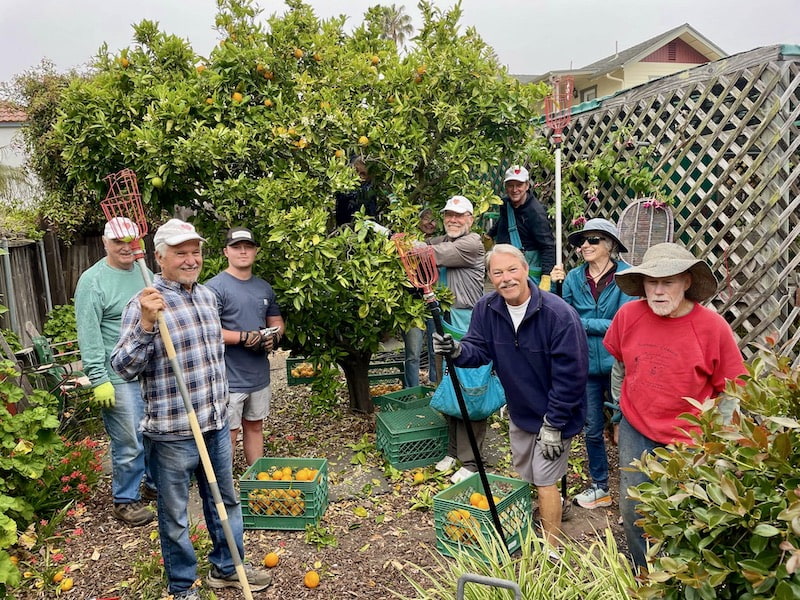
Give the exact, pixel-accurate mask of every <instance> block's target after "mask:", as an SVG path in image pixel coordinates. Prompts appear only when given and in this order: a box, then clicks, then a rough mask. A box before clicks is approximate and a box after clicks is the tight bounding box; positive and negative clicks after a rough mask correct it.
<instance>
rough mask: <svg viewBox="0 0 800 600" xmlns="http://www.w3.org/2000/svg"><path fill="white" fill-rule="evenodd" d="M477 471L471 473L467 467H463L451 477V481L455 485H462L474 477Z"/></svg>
mask: <svg viewBox="0 0 800 600" xmlns="http://www.w3.org/2000/svg"><path fill="white" fill-rule="evenodd" d="M474 474H475V471H470V470H469V469H468V468H467V467H461V468H460V469H459V470H458V471H456V472H455V473H453V475H452V476H451V477H450V481H452V482H453V483H461V482H462V481H464V480H465V479H466V478H467V477H469V476H470V475H474Z"/></svg>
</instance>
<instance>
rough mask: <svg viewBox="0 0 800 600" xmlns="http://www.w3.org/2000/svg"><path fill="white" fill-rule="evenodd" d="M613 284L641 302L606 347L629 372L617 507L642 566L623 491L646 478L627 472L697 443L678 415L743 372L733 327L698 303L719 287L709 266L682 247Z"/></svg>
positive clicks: (656, 255)
mask: <svg viewBox="0 0 800 600" xmlns="http://www.w3.org/2000/svg"><path fill="white" fill-rule="evenodd" d="M616 280H617V285H618V286H619V288H620V289H621V290H622V291H623V292H624V293H626V294H628V295H629V296H638V297H642V296H643V297H644V298H643V299H642V300H637V301H634V302H629V303H627V304H625V305H624V306H622V307H621V308H620V309H619V311H618V312H617V314H616V316H615V317H614V319H613V321H612V322H611V326H610V327H609V329H608V333H606V337H605V339H604V342H603V343H604V344H605V347H606V349H607V350H608V351H609V353H610V354H611V355H612V356H613V357H614V359H615V360H616V361H617V363H619V364H620V365H621V367H622V369H620V370H621V371H622V372H623V373H624V375H623V379H622V388H621V392H620V402H619V404H620V410H621V411H622V421H621V422H620V425H619V466H620V484H619V487H620V500H619V505H620V513H622V521H623V525H624V528H625V537H626V538H627V541H628V548H629V550H630V553H631V556H632V558H633V561H634V563H636V565H637V566H642V567H643V566H645V565H646V553H647V543H646V541H645V539H644V538H643V537H642V535H643V531H642V529H641V528H640V527H638V526H637V525H636V523H635V522H636V520H637V519H638V516H637V513H636V501H635V500H633V499H632V498H630V497H628V496H627V495H626V494H625V490H627V489H629V488H630V487H633V486H636V485H639V484H641V483H644V482H645V481H647V477H646V476H645V475H644V473H642V472H640V471H628V470H627V469H626V467H628V465H630V463H631V461H633V460H634V459H638V458H640V457H641V456H642V454H643V453H645V452H652V451H653V450H654V449H655V448H657V447H659V446H665V445H666V444H670V443H673V442H683V443H688V444H692V443H693V441H692V439H691V437H689V433H691V432H692V431H696V430H697V429H698V428H697V427H696V426H694V425H692V424H690V423H689V422H687V421H685V420H683V419H682V418H681V415H682V414H683V413H692V414H697V413H698V410H697V409H696V408H695V407H693V406H692V405H691V404H689V402H687V401H686V400H685V399H686V398H694V399H695V400H699V401H701V402H702V401H705V400H707V399H708V398H715V397H717V396H719V395H720V394H722V392H723V391H724V389H725V386H726V384H727V382H728V381H729V380H737V381H738V378H739V376H740V375H743V374H744V373H745V372H746V370H745V367H744V361H743V360H742V354H741V352H740V351H739V347H738V345H737V344H736V339H735V337H734V335H733V331H731V328H730V325H728V324H727V323H726V322H725V319H723V318H722V317H721V316H720V315H718V314H717V313H716V312H714V311H713V310H711V309H709V308H706V307H704V306H702V305H701V304H700V302H704V301H706V300H708V299H709V298H711V296H713V295H714V293H715V292H716V290H717V280H716V278H715V277H714V274H713V273H712V272H711V268H710V267H709V266H708V265H707V264H706V263H705V261H703V260H700V259H697V258H695V257H694V256H693V255H692V253H691V252H689V251H688V250H687V249H686V248H683V247H681V246H679V245H678V244H673V243H670V242H667V243H662V244H656V245H655V246H653V247H651V248H649V249H648V250H647V252H645V253H644V257H643V259H642V264H640V265H639V266H637V267H631V268H630V269H628V270H626V271H623V272H621V273H617V275H616ZM616 367H617V365H616V364H615V368H616ZM733 409H734V406H733V405H732V404H731V403H729V402H728V401H727V400H726V399H721V400H720V404H719V410H720V414H721V416H722V418H723V419H727V418H730V416H731V414H732V411H733Z"/></svg>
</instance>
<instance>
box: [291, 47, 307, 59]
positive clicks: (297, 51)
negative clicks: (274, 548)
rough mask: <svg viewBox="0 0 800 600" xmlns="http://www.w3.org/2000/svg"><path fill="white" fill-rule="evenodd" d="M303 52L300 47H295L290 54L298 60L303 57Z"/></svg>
mask: <svg viewBox="0 0 800 600" xmlns="http://www.w3.org/2000/svg"><path fill="white" fill-rule="evenodd" d="M303 54H304V52H303V51H302V50H300V48H295V49H294V52H292V56H294V57H295V58H296V59H298V60H300V59H301V58H303Z"/></svg>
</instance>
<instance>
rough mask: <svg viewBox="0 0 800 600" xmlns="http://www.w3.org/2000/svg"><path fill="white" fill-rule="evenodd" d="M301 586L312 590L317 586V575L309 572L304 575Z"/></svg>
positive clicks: (314, 572)
mask: <svg viewBox="0 0 800 600" xmlns="http://www.w3.org/2000/svg"><path fill="white" fill-rule="evenodd" d="M303 584H304V585H305V586H306V587H307V588H311V589H314V588H315V587H317V586H318V585H319V573H317V572H316V571H309V572H308V573H306V576H305V577H303Z"/></svg>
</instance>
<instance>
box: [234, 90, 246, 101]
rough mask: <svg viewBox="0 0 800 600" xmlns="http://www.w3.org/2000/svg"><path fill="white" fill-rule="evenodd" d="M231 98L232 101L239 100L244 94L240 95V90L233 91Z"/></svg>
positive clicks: (242, 98)
mask: <svg viewBox="0 0 800 600" xmlns="http://www.w3.org/2000/svg"><path fill="white" fill-rule="evenodd" d="M231 99H232V100H233V101H234V102H241V101H242V100H244V96H242V94H241V92H233V94H231Z"/></svg>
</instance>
